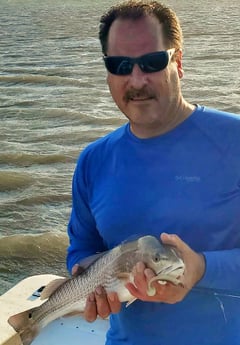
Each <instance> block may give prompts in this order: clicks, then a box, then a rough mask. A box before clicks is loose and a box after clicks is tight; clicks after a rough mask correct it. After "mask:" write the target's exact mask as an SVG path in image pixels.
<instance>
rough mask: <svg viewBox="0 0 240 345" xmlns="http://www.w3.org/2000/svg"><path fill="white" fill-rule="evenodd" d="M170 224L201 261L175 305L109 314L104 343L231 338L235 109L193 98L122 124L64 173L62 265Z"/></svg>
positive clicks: (211, 342) (237, 181)
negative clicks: (159, 131)
mask: <svg viewBox="0 0 240 345" xmlns="http://www.w3.org/2000/svg"><path fill="white" fill-rule="evenodd" d="M161 232H168V233H176V234H178V235H179V236H180V237H181V238H182V239H183V240H184V241H185V242H186V243H187V244H188V245H189V246H190V247H191V248H192V249H193V250H195V251H197V252H202V253H203V254H204V256H205V259H206V271H205V274H204V276H203V278H202V279H201V281H200V282H199V283H198V284H197V285H196V286H195V287H194V288H193V290H192V291H191V292H190V293H189V294H188V295H187V296H186V298H185V299H184V300H183V301H182V302H179V303H176V304H174V305H169V304H164V303H150V302H142V301H136V302H134V303H133V304H131V305H130V306H129V307H128V308H126V307H125V305H124V304H123V306H122V309H121V312H120V313H118V314H115V315H111V318H110V330H109V332H108V334H107V340H106V344H107V345H120V344H122V345H123V344H126V345H149V344H151V345H176V344H179V345H193V344H194V345H228V344H229V345H239V344H240V116H239V115H234V114H230V113H225V112H220V111H216V110H213V109H210V108H206V107H200V106H198V107H197V108H196V110H195V111H194V112H193V114H192V115H191V116H190V117H189V118H188V119H186V120H185V121H184V122H182V123H181V124H180V125H178V126H177V127H176V128H174V129H173V130H171V131H169V132H167V133H165V134H163V135H161V136H159V137H154V138H149V139H139V138H137V137H135V136H134V135H133V134H132V133H131V131H130V128H129V124H126V125H124V126H122V127H121V128H119V129H117V130H116V131H114V132H112V133H110V134H109V135H107V136H105V137H104V138H101V139H99V140H97V141H96V142H94V143H92V144H90V145H89V146H88V147H87V148H86V149H85V150H84V151H83V152H82V154H81V155H80V158H79V160H78V163H77V167H76V170H75V173H74V177H73V206H72V214H71V217H70V221H69V226H68V234H69V239H70V245H69V248H68V256H67V266H68V269H69V270H70V271H71V268H72V266H73V265H74V264H75V263H76V262H78V261H79V260H80V259H81V258H83V257H86V256H88V255H91V254H93V253H95V252H99V251H103V250H106V249H111V248H113V247H114V246H116V245H118V244H119V243H121V242H122V241H124V240H126V239H127V238H129V237H131V236H132V235H145V234H152V235H154V236H156V237H159V235H160V233H161Z"/></svg>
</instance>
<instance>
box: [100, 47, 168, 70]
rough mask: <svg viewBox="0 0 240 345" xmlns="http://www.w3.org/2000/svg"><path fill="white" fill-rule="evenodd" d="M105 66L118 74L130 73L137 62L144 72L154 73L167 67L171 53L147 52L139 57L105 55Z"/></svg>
mask: <svg viewBox="0 0 240 345" xmlns="http://www.w3.org/2000/svg"><path fill="white" fill-rule="evenodd" d="M103 59H104V62H105V66H106V68H107V70H108V71H109V72H110V73H112V74H116V75H128V74H131V73H132V70H133V66H134V64H135V63H137V64H138V66H139V67H140V68H141V70H142V71H143V72H144V73H153V72H158V71H161V70H163V69H164V68H166V67H167V65H168V61H169V54H168V52H167V51H161V52H155V53H150V54H145V55H143V56H141V57H138V58H130V57H126V56H105V57H104V58H103Z"/></svg>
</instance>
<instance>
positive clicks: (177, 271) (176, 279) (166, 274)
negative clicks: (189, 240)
mask: <svg viewBox="0 0 240 345" xmlns="http://www.w3.org/2000/svg"><path fill="white" fill-rule="evenodd" d="M184 268H185V266H184V263H178V264H171V265H169V266H167V267H165V268H164V269H162V270H161V271H159V272H158V273H157V275H156V276H155V277H153V278H152V279H150V281H149V282H148V288H147V294H148V296H154V295H155V294H156V289H155V288H154V287H153V286H152V283H153V282H154V281H157V282H158V283H159V284H160V285H165V284H167V283H172V284H174V285H176V286H182V287H184V284H183V282H182V277H183V274H184Z"/></svg>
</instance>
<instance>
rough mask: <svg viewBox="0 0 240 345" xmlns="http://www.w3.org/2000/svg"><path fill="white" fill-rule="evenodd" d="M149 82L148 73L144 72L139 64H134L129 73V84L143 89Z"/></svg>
mask: <svg viewBox="0 0 240 345" xmlns="http://www.w3.org/2000/svg"><path fill="white" fill-rule="evenodd" d="M146 84H147V73H145V72H143V71H142V70H141V68H140V67H139V66H138V64H134V66H133V70H132V73H131V74H130V75H129V86H131V87H132V88H134V89H137V90H138V89H142V88H143V87H144V86H145V85H146Z"/></svg>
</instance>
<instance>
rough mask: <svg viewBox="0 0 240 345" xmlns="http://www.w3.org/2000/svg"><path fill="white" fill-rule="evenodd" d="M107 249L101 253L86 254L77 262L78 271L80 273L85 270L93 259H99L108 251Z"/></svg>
mask: <svg viewBox="0 0 240 345" xmlns="http://www.w3.org/2000/svg"><path fill="white" fill-rule="evenodd" d="M108 252H109V250H107V251H105V252H101V253H96V254H93V255H90V256H87V257H86V258H84V259H82V260H80V261H79V262H78V263H77V264H78V265H79V270H78V272H79V273H80V274H81V273H82V272H84V271H86V269H87V268H88V267H89V266H91V265H92V264H93V263H94V262H95V261H97V260H98V259H100V258H101V257H102V256H104V255H105V254H106V253H108Z"/></svg>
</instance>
